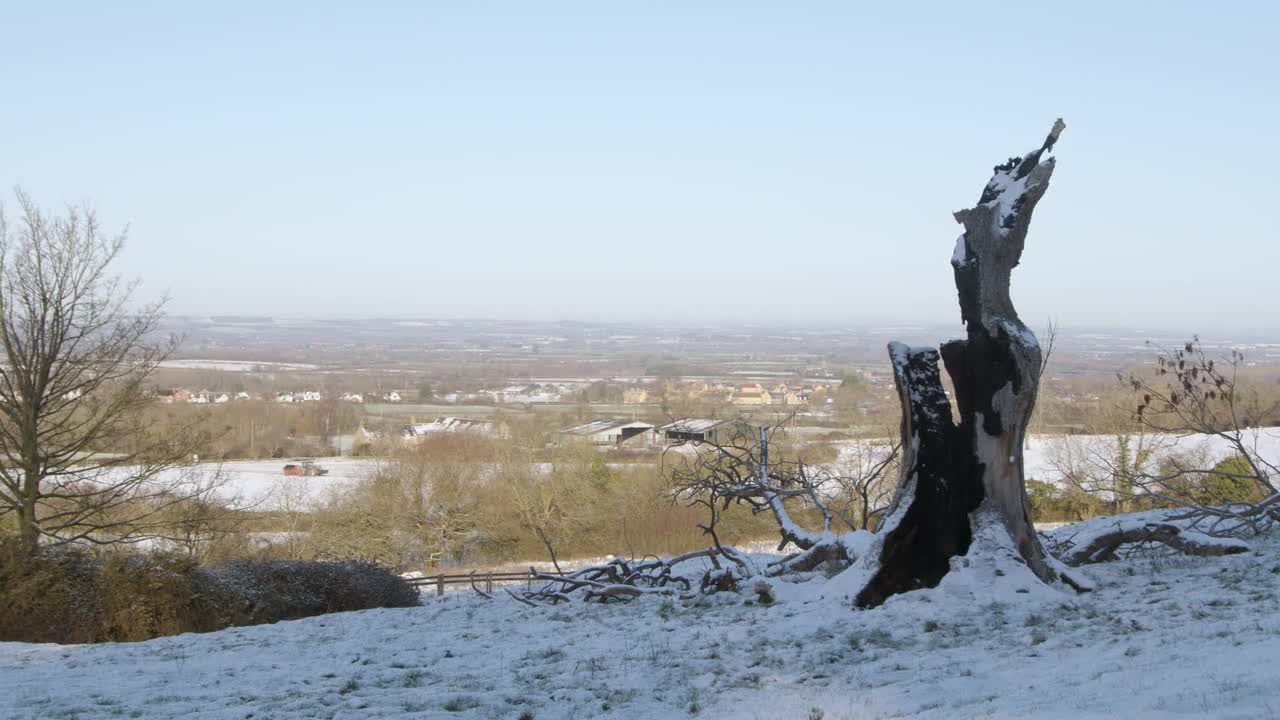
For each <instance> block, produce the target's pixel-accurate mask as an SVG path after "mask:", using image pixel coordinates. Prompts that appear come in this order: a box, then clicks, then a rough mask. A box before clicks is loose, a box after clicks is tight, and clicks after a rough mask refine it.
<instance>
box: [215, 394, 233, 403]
mask: <svg viewBox="0 0 1280 720" xmlns="http://www.w3.org/2000/svg"><path fill="white" fill-rule="evenodd" d="M210 402H213V403H216V404H218V405H221V404H222V403H225V402H231V396H230V395H228V394H226V393H218V394H217V395H214V396H213V397H212V398H211V399H210Z"/></svg>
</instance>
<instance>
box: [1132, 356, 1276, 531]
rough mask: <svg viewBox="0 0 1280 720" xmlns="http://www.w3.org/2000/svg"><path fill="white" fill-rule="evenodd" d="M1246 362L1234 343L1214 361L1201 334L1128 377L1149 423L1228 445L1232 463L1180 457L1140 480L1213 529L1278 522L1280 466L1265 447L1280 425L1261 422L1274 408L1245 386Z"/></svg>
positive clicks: (1192, 520) (1197, 524)
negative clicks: (1151, 369) (1148, 370)
mask: <svg viewBox="0 0 1280 720" xmlns="http://www.w3.org/2000/svg"><path fill="white" fill-rule="evenodd" d="M1243 364H1244V355H1243V354H1241V353H1240V352H1239V351H1236V350H1232V351H1231V353H1230V355H1229V356H1228V357H1226V358H1224V359H1223V361H1215V360H1214V359H1212V358H1210V357H1208V356H1207V355H1206V354H1205V352H1204V350H1203V348H1201V346H1200V341H1199V338H1195V339H1192V340H1191V341H1190V342H1188V343H1186V344H1185V345H1183V346H1182V347H1181V348H1177V349H1175V350H1168V349H1165V348H1160V349H1159V354H1158V355H1157V357H1156V369H1155V374H1154V377H1152V376H1148V375H1140V374H1131V375H1129V376H1128V377H1126V378H1122V379H1124V380H1125V381H1126V382H1127V383H1128V384H1129V386H1130V387H1131V388H1132V390H1133V392H1134V393H1135V394H1136V395H1137V396H1138V403H1137V406H1136V409H1135V411H1134V415H1135V417H1136V418H1137V419H1138V421H1139V422H1140V423H1141V424H1142V425H1143V427H1144V428H1146V429H1148V430H1151V431H1154V432H1157V433H1164V434H1166V435H1171V436H1183V435H1190V434H1197V435H1205V436H1209V437H1214V438H1218V439H1219V441H1221V442H1222V443H1223V444H1225V445H1226V447H1227V451H1228V453H1229V455H1228V458H1226V459H1225V460H1228V461H1227V462H1220V463H1217V464H1214V465H1210V464H1209V463H1205V462H1203V459H1202V460H1201V461H1200V462H1196V461H1194V459H1188V458H1187V457H1186V456H1174V457H1172V458H1170V459H1169V461H1168V462H1166V463H1165V466H1164V467H1163V468H1161V469H1160V470H1159V471H1158V472H1143V473H1141V474H1139V475H1138V477H1137V478H1136V480H1135V482H1136V484H1137V485H1138V486H1139V487H1140V489H1141V490H1142V491H1143V492H1145V493H1147V494H1149V495H1151V496H1153V497H1155V498H1158V499H1160V500H1163V501H1166V502H1168V503H1171V504H1174V505H1177V506H1182V507H1185V508H1186V511H1185V512H1182V513H1179V514H1177V515H1176V516H1171V518H1170V519H1176V520H1183V521H1185V523H1186V526H1187V527H1189V528H1190V529H1194V530H1198V531H1201V532H1204V533H1207V534H1209V535H1213V536H1228V535H1243V534H1256V533H1259V532H1263V531H1265V530H1268V529H1270V528H1272V527H1274V526H1275V525H1276V524H1277V523H1280V466H1277V465H1276V464H1275V463H1273V462H1271V461H1269V460H1267V459H1266V458H1265V457H1264V456H1263V453H1262V452H1261V444H1262V442H1263V440H1264V439H1265V438H1266V437H1267V435H1268V434H1269V432H1274V431H1268V430H1265V429H1262V428H1260V427H1259V425H1260V424H1262V422H1263V421H1264V420H1265V419H1266V418H1268V417H1271V416H1273V415H1274V414H1275V411H1276V408H1275V407H1274V406H1268V405H1264V404H1263V403H1262V402H1261V400H1260V398H1259V397H1258V395H1257V394H1256V393H1252V392H1249V391H1248V390H1247V389H1245V388H1242V387H1241V386H1240V384H1239V370H1240V367H1241V365H1243ZM1224 489H1226V490H1227V491H1224Z"/></svg>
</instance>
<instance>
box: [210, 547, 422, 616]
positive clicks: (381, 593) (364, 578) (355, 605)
mask: <svg viewBox="0 0 1280 720" xmlns="http://www.w3.org/2000/svg"><path fill="white" fill-rule="evenodd" d="M204 573H205V575H206V579H207V581H208V582H209V583H210V585H212V586H214V587H217V588H220V589H222V590H223V591H224V592H226V593H227V594H229V595H231V596H233V597H235V598H236V599H237V600H238V603H239V604H238V605H237V606H236V607H234V608H232V611H233V614H234V615H235V616H236V617H237V618H241V619H242V622H240V623H237V624H243V623H248V624H257V623H264V622H277V621H279V620H293V619H297V618H303V617H308V616H310V615H320V614H323V613H330V612H342V611H346V610H364V609H367V608H375V607H411V606H413V605H417V604H418V593H417V591H416V590H414V588H413V586H411V585H409V583H408V582H407V581H405V580H404V579H403V578H401V577H399V576H397V575H394V574H392V573H391V572H390V571H388V570H386V569H385V568H382V567H379V566H378V565H375V564H373V563H368V562H361V561H354V560H338V561H327V562H308V561H302V560H240V561H236V562H232V563H228V564H227V565H224V566H222V567H220V568H214V569H211V570H206V571H204Z"/></svg>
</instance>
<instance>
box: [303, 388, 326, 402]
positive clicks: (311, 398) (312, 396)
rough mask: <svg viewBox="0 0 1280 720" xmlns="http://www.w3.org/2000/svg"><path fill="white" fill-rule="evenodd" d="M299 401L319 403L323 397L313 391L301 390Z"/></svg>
mask: <svg viewBox="0 0 1280 720" xmlns="http://www.w3.org/2000/svg"><path fill="white" fill-rule="evenodd" d="M301 399H302V402H319V401H320V400H323V399H324V395H321V394H320V393H318V392H316V391H315V390H303V391H302V397H301Z"/></svg>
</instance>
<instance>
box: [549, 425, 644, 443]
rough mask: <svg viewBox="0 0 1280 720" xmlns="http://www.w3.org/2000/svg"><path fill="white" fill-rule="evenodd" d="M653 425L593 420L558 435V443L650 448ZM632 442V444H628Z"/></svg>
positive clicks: (562, 431)
mask: <svg viewBox="0 0 1280 720" xmlns="http://www.w3.org/2000/svg"><path fill="white" fill-rule="evenodd" d="M653 437H654V434H653V424H652V423H647V422H638V421H631V422H628V421H626V420H593V421H591V422H589V423H583V424H581V425H575V426H573V427H571V428H566V429H564V430H561V431H559V432H557V433H556V443H557V444H565V443H572V442H584V443H587V444H589V445H598V446H602V447H603V446H610V445H612V446H614V447H617V446H620V445H622V444H623V443H628V444H630V445H639V446H642V447H650V446H652V445H653ZM628 441H630V442H628Z"/></svg>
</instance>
